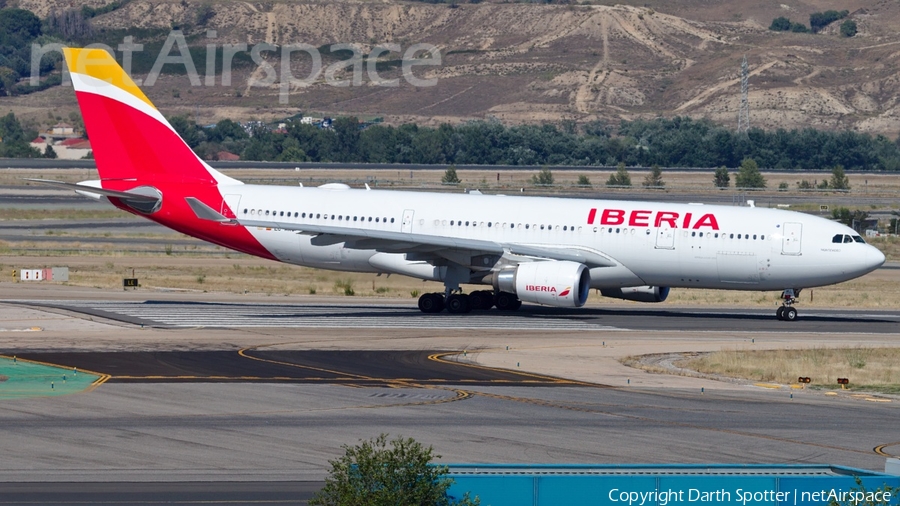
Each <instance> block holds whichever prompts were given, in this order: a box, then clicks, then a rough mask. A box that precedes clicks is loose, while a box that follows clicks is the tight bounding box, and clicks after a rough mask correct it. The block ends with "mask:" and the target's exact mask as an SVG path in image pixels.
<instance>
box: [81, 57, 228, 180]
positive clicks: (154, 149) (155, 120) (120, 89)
mask: <svg viewBox="0 0 900 506" xmlns="http://www.w3.org/2000/svg"><path fill="white" fill-rule="evenodd" d="M65 56H66V63H67V64H68V66H69V71H70V72H71V75H72V83H73V85H74V87H75V94H76V95H77V97H78V103H79V105H80V107H81V113H82V116H83V118H84V125H85V128H86V129H87V131H88V134H89V135H90V140H91V148H92V150H93V154H94V159H95V160H96V162H97V170H98V172H99V173H100V179H101V180H104V181H109V180H131V181H136V182H138V183H141V184H159V183H201V184H217V183H224V184H239V181H237V180H234V179H232V178H230V177H228V176H225V175H223V174H221V173H219V172H217V171H215V170H214V169H213V168H212V167H210V166H209V165H207V164H206V163H205V162H204V161H203V160H201V159H200V158H199V157H197V155H196V154H194V152H193V151H191V149H190V148H189V147H188V145H187V144H186V143H185V142H184V140H182V139H181V137H179V135H178V134H177V133H176V132H175V129H174V128H172V125H170V124H169V122H168V121H166V119H165V117H163V115H162V114H161V113H160V112H159V111H158V110H157V109H156V107H154V106H153V104H152V103H151V102H150V100H148V99H147V97H146V96H145V95H144V93H143V92H141V90H140V88H138V87H137V85H136V84H135V83H134V81H132V80H131V78H130V77H128V74H126V73H125V71H124V70H123V69H122V67H120V66H119V64H118V63H116V61H115V60H114V59H113V58H112V56H110V55H109V53H107V52H106V51H104V50H102V49H72V48H67V49H65Z"/></svg>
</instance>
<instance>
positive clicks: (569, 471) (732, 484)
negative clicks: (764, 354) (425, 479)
mask: <svg viewBox="0 0 900 506" xmlns="http://www.w3.org/2000/svg"><path fill="white" fill-rule="evenodd" d="M448 467H449V470H450V472H449V476H450V477H451V478H453V479H454V480H455V483H454V485H453V486H452V487H451V488H450V495H452V496H454V497H457V498H458V497H461V496H462V495H463V494H464V493H465V492H467V491H468V492H470V493H471V495H472V496H478V497H479V498H480V499H481V504H482V506H576V505H577V506H601V505H602V506H675V505H693V506H711V505H719V504H722V505H739V506H758V505H772V506H799V505H802V506H822V505H827V504H830V503H831V501H832V500H833V499H834V500H837V501H838V503H839V504H852V500H853V499H863V500H868V499H875V500H880V499H886V500H887V503H885V504H892V505H900V498H898V497H897V494H898V493H900V490H898V487H900V476H895V475H891V474H884V473H878V472H873V471H867V470H863V469H854V468H849V467H840V466H830V465H824V464H823V465H740V464H710V465H696V464H685V465H654V464H640V465H502V464H452V465H449V466H448ZM857 479H859V480H860V481H861V483H862V486H860V485H858V484H857ZM885 487H892V488H893V490H892V491H891V492H890V493H887V492H885ZM876 493H880V496H875V494H876ZM860 494H862V495H860ZM878 504H882V503H878Z"/></svg>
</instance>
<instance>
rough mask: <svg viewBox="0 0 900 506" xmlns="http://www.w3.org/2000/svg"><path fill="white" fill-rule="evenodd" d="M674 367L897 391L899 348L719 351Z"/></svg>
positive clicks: (899, 386)
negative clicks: (839, 382) (840, 380)
mask: <svg viewBox="0 0 900 506" xmlns="http://www.w3.org/2000/svg"><path fill="white" fill-rule="evenodd" d="M675 364H676V365H677V366H678V367H684V368H686V369H692V370H695V371H698V372H701V373H704V374H715V375H721V376H728V377H734V378H742V379H746V380H750V381H767V382H775V383H781V384H791V383H796V382H797V378H799V377H809V378H810V379H811V383H810V384H811V385H813V386H820V387H828V388H834V387H837V379H838V378H849V379H850V385H851V387H857V388H865V389H876V390H878V391H882V392H900V348H869V347H861V346H860V347H855V348H822V347H814V348H807V349H798V350H738V349H732V350H723V351H718V352H713V353H709V354H705V355H702V356H700V357H697V358H690V359H685V360H682V361H678V362H676V363H675Z"/></svg>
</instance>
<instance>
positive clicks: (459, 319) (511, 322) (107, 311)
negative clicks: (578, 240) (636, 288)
mask: <svg viewBox="0 0 900 506" xmlns="http://www.w3.org/2000/svg"><path fill="white" fill-rule="evenodd" d="M8 302H13V303H18V304H25V305H33V306H44V307H53V308H58V309H64V310H69V311H74V312H77V313H82V314H87V315H93V316H98V317H102V318H109V319H112V320H116V321H121V322H126V323H130V324H133V325H142V326H147V327H157V328H171V329H177V328H197V327H212V328H238V329H240V328H269V327H277V328H346V329H353V328H369V329H433V330H440V329H473V330H491V329H502V330H539V331H540V330H544V331H613V330H630V331H652V330H667V331H669V330H672V329H678V330H680V331H684V332H721V331H727V332H753V333H761V332H778V333H810V332H812V333H817V334H841V333H860V332H863V333H872V334H892V333H896V332H897V328H898V324H900V311H873V310H823V309H804V308H803V307H802V306H800V307H799V311H800V318H799V319H798V320H797V321H794V322H783V321H779V320H777V319H776V318H775V307H774V306H773V307H772V309H768V310H766V309H711V308H697V309H693V308H665V309H659V308H653V307H646V306H644V307H634V308H630V307H629V308H622V307H616V308H609V309H604V308H596V307H588V308H578V309H562V308H550V307H543V306H534V305H529V304H525V305H523V306H522V308H521V309H520V310H519V311H516V312H501V311H497V310H491V311H479V312H472V313H469V314H458V315H453V314H448V313H442V314H438V315H426V314H422V313H421V312H419V310H418V309H417V308H416V307H415V304H414V301H411V302H410V303H409V304H408V305H399V304H379V303H371V302H348V303H340V304H315V303H310V304H260V303H207V302H179V301H158V300H157V301H154V300H148V301H113V300H96V301H90V300H87V301H79V300H39V301H37V300H36V301H27V300H20V301H8Z"/></svg>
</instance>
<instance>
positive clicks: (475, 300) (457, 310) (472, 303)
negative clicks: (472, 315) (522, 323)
mask: <svg viewBox="0 0 900 506" xmlns="http://www.w3.org/2000/svg"><path fill="white" fill-rule="evenodd" d="M494 306H497V309H499V310H501V311H515V310H517V309H519V307H521V306H522V301H520V300H519V298H518V297H516V296H515V294H512V293H507V292H498V293H496V294H495V293H494V292H493V291H492V290H478V291H475V292H472V293H470V294H468V295H467V294H464V293H462V292H458V291H456V292H453V293H448V294H446V295H445V294H443V293H426V294H424V295H422V296H421V297H419V311H422V312H423V313H440V312H441V311H443V310H444V309H447V312H448V313H451V314H462V313H469V312H471V311H486V310H488V309H490V308H492V307H494Z"/></svg>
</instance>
